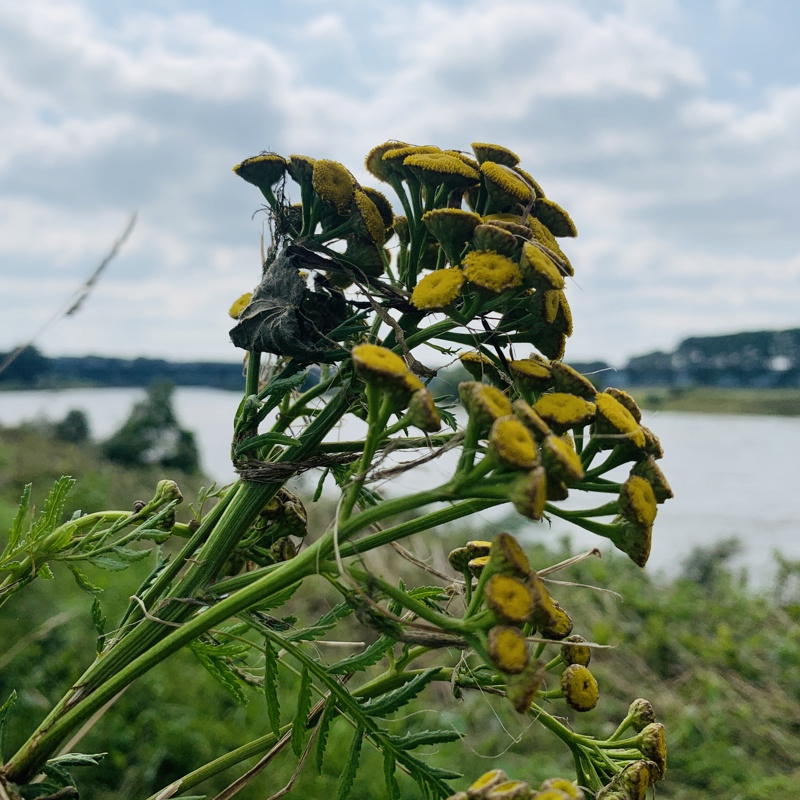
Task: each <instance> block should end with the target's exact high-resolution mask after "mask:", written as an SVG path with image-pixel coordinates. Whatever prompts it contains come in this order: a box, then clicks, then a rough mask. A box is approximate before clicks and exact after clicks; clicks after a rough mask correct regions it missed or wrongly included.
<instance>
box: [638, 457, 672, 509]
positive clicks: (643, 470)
mask: <svg viewBox="0 0 800 800" xmlns="http://www.w3.org/2000/svg"><path fill="white" fill-rule="evenodd" d="M631 475H639V476H640V477H642V478H644V479H645V480H646V481H647V482H648V483H649V484H650V486H651V487H652V489H653V494H654V495H655V498H656V503H664V502H666V501H667V500H669V499H670V498H672V497H674V496H675V495H674V494H673V492H672V487H671V486H670V485H669V481H667V478H666V476H665V475H664V473H663V472H662V471H661V468H660V467H659V466H658V464H656V460H655V459H654V458H653V456H648V457H647V458H646V459H644V461H639V462H637V463H636V465H635V466H634V468H633V469H632V470H631Z"/></svg>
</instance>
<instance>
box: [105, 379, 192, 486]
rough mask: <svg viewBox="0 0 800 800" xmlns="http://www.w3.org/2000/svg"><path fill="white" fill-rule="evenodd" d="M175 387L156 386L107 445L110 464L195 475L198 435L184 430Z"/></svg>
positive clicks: (162, 383)
mask: <svg viewBox="0 0 800 800" xmlns="http://www.w3.org/2000/svg"><path fill="white" fill-rule="evenodd" d="M173 388H174V387H173V386H172V384H169V383H164V382H161V383H154V384H153V385H152V386H151V387H150V388H149V389H148V392H147V397H146V398H145V399H144V400H143V401H141V402H140V403H137V404H136V405H135V406H134V407H133V410H132V411H131V415H130V417H128V420H127V421H126V422H125V423H124V425H123V426H122V427H121V428H120V429H119V430H118V431H117V432H116V433H115V434H113V435H112V436H111V437H110V438H109V439H107V440H106V441H105V442H104V443H103V453H104V454H105V456H106V458H108V459H109V461H113V462H115V463H118V464H124V465H125V466H143V465H145V464H158V465H159V466H161V467H166V468H174V469H179V470H182V471H183V472H186V473H189V474H194V473H197V472H198V471H199V469H200V461H199V455H198V451H197V444H196V443H195V438H194V434H193V433H191V432H190V431H187V430H185V429H183V428H181V427H180V426H179V425H178V422H177V419H176V417H175V412H174V410H173V407H172V392H173Z"/></svg>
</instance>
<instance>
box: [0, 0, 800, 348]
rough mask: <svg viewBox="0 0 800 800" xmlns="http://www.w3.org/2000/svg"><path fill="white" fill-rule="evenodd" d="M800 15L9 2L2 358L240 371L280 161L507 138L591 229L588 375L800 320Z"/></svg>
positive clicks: (542, 4)
mask: <svg viewBox="0 0 800 800" xmlns="http://www.w3.org/2000/svg"><path fill="white" fill-rule="evenodd" d="M799 29H800V4H798V3H796V2H794V0H716V1H714V0H702V2H698V1H697V0H628V1H627V2H624V1H623V0H607V1H605V0H493V2H492V3H486V2H485V1H483V0H482V1H481V2H478V1H477V0H452V1H451V0H430V1H429V2H421V1H419V0H401V1H400V2H395V3H376V2H367V0H337V2H335V3H334V2H324V1H323V0H271V2H264V1H263V0H261V2H253V1H251V0H236V1H235V2H233V1H232V2H229V3H218V2H211V0H208V1H207V2H203V0H136V2H134V1H133V0H116V1H115V2H112V3H109V2H104V1H103V0H83V1H81V0H26V2H24V3H20V2H12V0H0V120H1V122H0V351H2V350H4V349H5V350H7V349H10V348H11V347H13V346H14V345H15V344H17V343H18V342H20V341H23V340H25V339H27V338H28V337H29V336H30V335H31V334H32V333H33V332H34V331H35V330H37V328H38V327H39V326H40V325H41V324H42V323H43V322H44V321H45V320H46V319H47V318H48V317H49V316H51V315H52V314H53V313H54V312H55V311H56V310H57V309H58V308H59V307H61V306H62V305H63V303H64V302H65V301H67V300H68V299H69V297H70V296H71V295H72V294H73V293H74V291H75V290H76V288H77V287H78V285H79V284H80V283H81V281H82V280H83V279H84V278H85V277H86V276H88V274H89V273H90V272H91V271H92V269H93V268H94V267H95V266H96V264H97V263H98V261H99V260H100V258H102V256H103V255H104V254H105V252H106V251H107V250H108V248H109V247H110V245H111V243H112V242H113V241H114V239H115V238H116V236H118V234H119V233H120V232H121V230H122V229H123V228H124V227H125V224H126V222H127V220H128V217H129V215H130V214H131V212H133V211H138V213H139V221H138V224H137V226H136V228H135V231H134V233H133V235H132V236H131V238H130V240H129V241H128V243H127V244H126V246H125V248H124V250H123V252H122V253H121V254H120V256H119V257H118V258H117V259H116V260H115V261H113V262H112V263H111V265H110V266H109V268H108V270H107V272H106V273H105V276H104V278H103V280H102V282H101V283H100V284H99V285H98V287H97V289H96V291H95V292H94V294H93V295H92V296H91V297H90V298H89V299H88V301H87V302H86V303H85V305H84V306H83V308H82V310H81V311H80V313H78V314H76V315H74V316H72V317H69V318H67V319H64V320H62V321H61V322H59V323H58V324H57V325H54V326H53V327H51V328H50V329H48V330H47V331H46V332H45V334H44V335H43V336H42V337H41V338H40V340H39V341H38V344H39V346H40V347H41V348H42V349H43V350H44V351H45V352H46V353H48V354H49V355H60V354H86V353H98V354H109V355H116V354H119V355H128V356H136V355H147V356H160V357H167V358H173V359H195V358H202V359H213V360H235V359H237V358H238V353H237V352H236V351H235V349H234V348H233V346H232V345H231V344H230V342H229V341H228V336H227V331H228V328H229V327H230V321H229V319H228V318H227V315H226V310H227V307H228V305H229V304H230V302H231V301H232V300H233V299H235V298H236V297H237V296H238V295H239V294H241V293H242V292H244V291H247V290H249V289H251V288H252V286H253V285H254V283H256V282H257V280H258V276H259V271H260V268H259V237H260V234H261V225H262V221H261V220H262V218H261V217H260V216H258V215H256V216H255V217H253V214H254V212H255V211H257V209H258V208H259V206H260V204H261V203H260V195H259V194H258V192H257V191H256V190H255V189H254V188H253V187H251V186H249V185H248V184H245V183H244V182H243V181H241V180H239V179H238V178H236V176H235V175H234V174H233V173H232V172H231V169H230V168H231V166H232V165H233V164H235V163H237V162H238V161H240V160H241V159H242V158H244V157H246V156H249V155H253V154H256V153H258V152H259V151H261V150H264V149H269V150H275V151H277V152H280V153H283V154H286V155H288V154H290V153H293V152H294V153H305V154H308V155H311V156H314V157H328V158H336V159H337V160H340V161H343V162H344V163H345V164H347V165H348V166H350V167H351V169H352V170H353V171H354V172H355V173H356V175H357V176H358V177H362V176H363V170H362V167H361V165H362V162H363V156H364V154H365V153H366V152H367V151H368V150H369V149H370V148H371V147H372V146H374V145H375V144H378V143H380V142H382V141H384V140H386V139H389V138H398V139H403V140H405V141H408V142H413V143H416V144H437V145H439V146H441V147H447V148H458V149H466V148H468V147H469V143H470V142H472V141H491V142H498V143H501V144H504V145H506V146H507V147H510V148H511V149H513V150H515V151H517V152H518V153H519V154H520V155H521V156H522V159H523V160H522V166H523V167H524V168H525V169H526V170H527V171H528V172H530V173H532V174H533V175H534V177H536V179H537V180H538V181H539V182H540V183H541V184H542V186H543V187H544V188H545V190H546V191H547V194H548V196H549V197H551V198H552V199H554V200H556V201H557V202H558V203H560V204H561V205H563V206H565V207H566V208H567V209H568V210H569V211H570V212H571V214H572V217H573V219H574V220H575V222H576V223H577V226H578V229H579V231H580V236H579V237H578V239H576V240H565V241H566V243H565V245H564V248H565V250H567V252H568V254H569V255H570V258H571V260H572V263H573V264H574V266H575V268H576V276H575V278H576V279H575V282H574V283H573V284H572V285H571V287H570V288H569V290H568V296H569V298H570V302H571V304H572V307H573V312H574V315H575V321H576V331H575V335H574V336H573V338H572V340H571V342H570V343H569V345H568V348H567V357H568V359H569V358H571V359H573V360H578V359H586V358H593V357H601V358H605V359H607V360H609V361H611V362H612V363H621V362H623V361H624V360H625V358H626V357H627V356H629V355H632V354H639V353H643V352H646V351H649V350H653V349H669V348H672V347H673V346H674V345H675V344H677V342H678V341H679V340H680V339H681V338H683V337H685V336H688V335H694V334H703V333H724V332H734V331H737V330H744V329H760V328H786V327H797V326H800V214H799V213H798V212H799V211H800V199H799V195H798V192H799V190H800V49H798V48H797V46H796V36H797V31H798V30H799Z"/></svg>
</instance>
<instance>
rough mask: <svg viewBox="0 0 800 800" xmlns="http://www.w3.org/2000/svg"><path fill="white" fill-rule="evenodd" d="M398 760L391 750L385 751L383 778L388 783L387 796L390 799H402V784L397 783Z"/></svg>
mask: <svg viewBox="0 0 800 800" xmlns="http://www.w3.org/2000/svg"><path fill="white" fill-rule="evenodd" d="M396 770H397V760H396V759H395V757H394V754H393V753H391V752H390V751H389V750H385V751H384V753H383V780H384V782H385V783H386V796H387V797H388V800H400V786H399V784H398V783H397V777H396V775H395V771H396Z"/></svg>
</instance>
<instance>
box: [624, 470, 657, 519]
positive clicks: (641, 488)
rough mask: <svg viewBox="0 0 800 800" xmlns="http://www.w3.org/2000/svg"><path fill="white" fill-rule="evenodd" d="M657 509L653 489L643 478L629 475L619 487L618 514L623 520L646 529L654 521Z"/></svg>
mask: <svg viewBox="0 0 800 800" xmlns="http://www.w3.org/2000/svg"><path fill="white" fill-rule="evenodd" d="M657 509H658V506H657V505H656V495H655V492H654V491H653V487H652V486H651V485H650V484H649V482H648V481H647V480H645V479H644V478H641V477H639V476H638V475H631V476H630V477H629V478H628V480H626V481H625V483H623V484H622V486H620V491H619V513H620V514H621V515H622V516H623V517H625V519H629V520H631V521H633V522H635V523H636V524H637V525H641V526H643V527H648V526H650V525H652V524H653V522H654V521H655V518H656V511H657Z"/></svg>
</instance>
